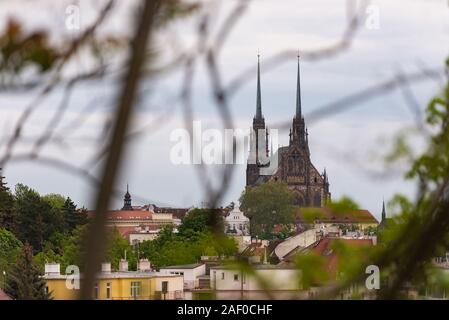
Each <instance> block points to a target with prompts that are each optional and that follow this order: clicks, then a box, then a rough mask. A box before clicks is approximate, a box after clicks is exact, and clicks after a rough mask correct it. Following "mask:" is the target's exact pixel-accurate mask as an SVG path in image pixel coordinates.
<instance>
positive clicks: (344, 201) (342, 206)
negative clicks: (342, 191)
mask: <svg viewBox="0 0 449 320" xmlns="http://www.w3.org/2000/svg"><path fill="white" fill-rule="evenodd" d="M328 207H329V208H330V209H331V210H332V212H333V213H335V214H336V215H343V214H345V213H348V212H353V211H355V210H358V209H359V205H358V204H357V203H356V202H354V201H353V200H352V199H351V198H349V197H346V196H344V197H341V198H340V199H339V200H338V201H331V202H329V203H328Z"/></svg>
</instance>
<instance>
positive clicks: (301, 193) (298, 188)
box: [246, 56, 331, 207]
mask: <svg viewBox="0 0 449 320" xmlns="http://www.w3.org/2000/svg"><path fill="white" fill-rule="evenodd" d="M268 141H269V130H268V128H267V127H266V126H265V118H264V116H263V114H262V99H261V89H260V62H259V60H258V62H257V97H256V115H255V116H254V119H253V126H252V130H251V135H250V150H249V156H248V161H247V166H246V186H256V185H258V184H261V183H264V182H267V181H284V182H286V183H287V185H288V187H289V188H290V189H291V190H293V192H294V195H295V198H294V204H295V205H298V206H300V207H323V206H324V205H325V204H326V201H327V200H330V197H331V194H330V192H329V180H328V176H327V174H326V170H324V172H323V173H322V174H320V173H319V171H318V170H317V169H316V168H315V166H314V165H313V164H312V161H311V159H310V150H309V141H308V132H307V128H306V126H305V122H304V117H303V115H302V109H301V84H300V65H299V56H298V74H297V85H296V112H295V116H294V117H293V121H292V125H291V128H290V139H289V144H288V146H283V147H280V148H278V150H277V151H276V152H275V153H273V150H271V154H270V152H269V151H270V150H269V149H268V144H269V143H268ZM271 149H273V148H272V147H271Z"/></svg>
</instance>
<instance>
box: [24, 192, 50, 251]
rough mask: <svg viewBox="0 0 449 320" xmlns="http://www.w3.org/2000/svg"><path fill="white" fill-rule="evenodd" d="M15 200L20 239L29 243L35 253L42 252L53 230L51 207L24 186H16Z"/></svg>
mask: <svg viewBox="0 0 449 320" xmlns="http://www.w3.org/2000/svg"><path fill="white" fill-rule="evenodd" d="M15 200H16V201H15V206H16V207H15V208H16V212H17V223H16V230H17V235H18V237H19V239H20V240H21V241H22V242H24V243H25V242H28V243H29V244H30V245H31V246H32V247H33V249H34V250H35V251H40V250H42V247H43V244H44V240H45V238H46V237H48V236H49V235H50V233H51V231H50V230H51V229H52V228H53V221H51V219H50V217H51V216H52V213H51V206H50V205H49V204H48V203H47V202H45V201H43V200H42V199H41V197H40V196H39V194H38V193H37V192H36V191H34V190H32V189H30V188H29V187H27V186H25V185H22V184H18V185H17V186H16V194H15Z"/></svg>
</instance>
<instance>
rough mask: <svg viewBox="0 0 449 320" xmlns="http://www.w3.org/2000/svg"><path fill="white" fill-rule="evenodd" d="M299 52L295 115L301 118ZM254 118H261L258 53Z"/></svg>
mask: <svg viewBox="0 0 449 320" xmlns="http://www.w3.org/2000/svg"><path fill="white" fill-rule="evenodd" d="M299 58H300V56H299V54H298V75H297V83H296V114H295V117H296V118H299V119H301V117H302V109H301V81H300V75H301V70H300V67H299ZM255 118H256V119H262V118H263V116H262V97H261V90H260V54H258V55H257V98H256V117H255Z"/></svg>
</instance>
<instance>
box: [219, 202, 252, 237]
mask: <svg viewBox="0 0 449 320" xmlns="http://www.w3.org/2000/svg"><path fill="white" fill-rule="evenodd" d="M224 220H225V232H226V234H227V235H236V236H249V227H250V226H249V219H248V217H246V216H245V215H244V214H243V212H242V211H240V210H239V209H238V208H234V209H232V210H231V211H230V212H229V214H228V215H227V216H226V217H225V219H224Z"/></svg>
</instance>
